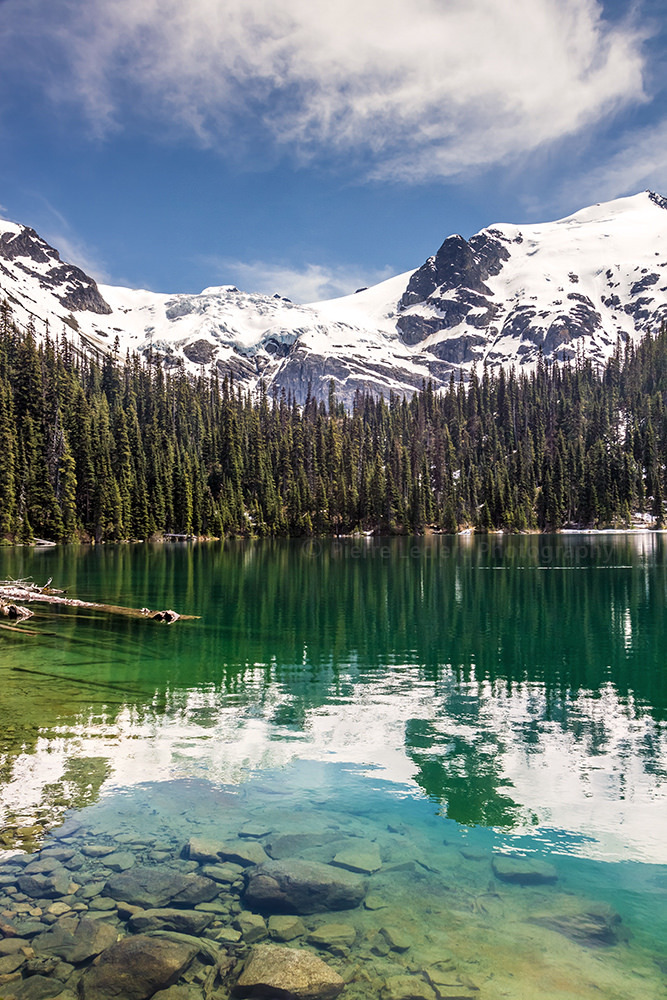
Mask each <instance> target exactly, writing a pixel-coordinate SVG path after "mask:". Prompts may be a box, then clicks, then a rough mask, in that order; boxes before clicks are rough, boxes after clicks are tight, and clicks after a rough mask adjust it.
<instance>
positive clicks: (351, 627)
mask: <svg viewBox="0 0 667 1000" xmlns="http://www.w3.org/2000/svg"><path fill="white" fill-rule="evenodd" d="M665 556H666V551H665V541H664V539H663V537H662V536H661V535H659V534H637V535H606V534H604V535H591V536H585V535H572V536H560V537H558V538H546V537H539V536H531V537H520V538H489V539H479V538H470V537H459V538H456V539H453V538H444V537H437V538H427V539H421V540H408V539H396V540H391V541H385V540H363V541H361V542H356V541H352V540H345V541H340V542H320V541H314V542H305V543H303V544H302V543H300V542H257V543H246V542H238V543H227V544H206V545H189V546H188V545H168V546H118V547H108V548H107V547H98V548H96V549H90V548H86V549H84V548H59V549H53V550H48V551H34V550H18V549H13V550H4V551H0V578H7V577H10V576H11V577H14V578H18V577H27V576H31V577H33V578H34V579H35V581H36V582H45V581H46V579H48V578H49V577H53V581H54V586H63V587H66V588H67V589H68V591H69V592H70V593H71V594H72V595H73V596H76V597H79V598H81V599H85V600H92V601H103V602H107V603H111V604H126V605H131V606H135V607H143V606H147V607H152V608H166V607H172V608H174V609H175V610H177V611H179V612H182V613H189V614H195V615H200V616H201V617H200V619H199V620H197V621H185V622H178V623H176V624H175V625H173V626H169V627H166V626H162V625H157V624H154V623H152V622H148V621H137V620H132V619H127V620H125V619H114V618H110V617H108V616H106V615H104V614H101V613H99V612H93V611H90V610H88V611H83V612H81V613H80V614H79V613H74V612H73V611H72V610H68V611H67V612H66V613H65V614H63V615H62V616H60V617H54V616H53V615H51V614H50V613H47V612H46V611H44V612H40V613H38V615H37V616H36V617H35V618H33V619H31V620H30V622H29V623H27V625H28V627H29V628H30V629H31V630H32V631H36V632H38V633H39V634H38V635H30V636H29V635H22V636H18V635H17V634H10V633H8V632H7V631H6V630H3V631H0V651H1V652H0V655H1V666H0V675H1V676H0V681H1V690H2V694H1V695H0V698H1V699H2V708H3V718H4V719H5V720H8V721H9V725H5V726H3V734H2V739H3V741H4V742H3V744H2V745H1V747H0V749H2V767H1V770H0V778H1V779H2V785H1V786H0V807H1V808H2V810H3V817H4V819H3V826H4V829H5V831H6V843H7V846H8V847H11V846H12V845H15V844H16V843H17V842H19V843H21V842H22V843H23V844H24V846H30V845H31V844H35V843H39V842H41V840H42V837H41V835H40V833H39V830H40V829H46V830H48V829H49V828H50V827H51V826H54V825H55V826H57V824H58V823H59V822H61V821H62V819H63V818H64V816H65V811H66V810H69V812H67V815H68V816H71V815H72V810H73V809H74V810H78V812H76V813H75V814H74V815H75V816H76V817H77V822H80V823H81V828H80V832H78V833H77V834H76V835H75V837H74V839H73V841H72V843H73V844H74V845H76V843H77V842H78V841H77V837H78V838H79V839H80V838H83V840H84V841H86V842H90V840H91V838H93V839H96V840H98V841H99V842H100V843H107V842H108V843H114V842H115V838H118V837H120V838H121V840H120V842H121V843H129V844H130V845H132V844H134V845H135V846H134V847H133V850H134V851H135V853H136V854H137V858H138V860H139V861H140V862H141V861H143V860H148V861H149V862H150V863H153V864H156V863H161V860H160V858H159V857H158V858H155V857H153V855H152V854H151V851H152V852H153V854H155V842H157V843H158V845H161V846H162V847H163V848H164V853H165V854H166V855H168V857H167V858H166V860H165V863H167V864H171V863H172V861H173V859H175V858H177V856H178V854H179V853H180V850H181V847H182V846H183V845H184V844H185V843H186V842H187V841H188V839H189V838H190V837H192V836H195V835H197V836H200V835H201V836H206V837H210V838H214V839H216V840H226V839H229V838H233V837H236V836H237V835H238V834H239V832H241V831H242V830H243V829H244V828H247V825H248V824H254V825H259V826H265V827H267V830H265V831H261V832H264V833H265V834H266V835H265V836H264V837H263V838H261V839H260V841H259V842H260V843H263V844H265V846H270V844H271V841H272V840H275V839H276V837H277V836H279V835H286V834H291V833H294V832H300V833H303V832H305V833H308V834H310V835H312V836H311V840H310V841H308V845H309V846H308V845H306V846H304V844H306V841H303V842H301V846H300V847H299V849H298V852H297V853H300V854H301V855H302V856H304V857H308V858H311V859H312V858H314V859H316V860H319V861H324V862H330V861H331V860H332V857H333V854H332V853H331V852H332V850H333V847H336V846H337V847H338V848H340V849H343V848H344V847H345V845H346V844H347V845H348V846H349V844H352V845H353V846H355V845H356V846H357V847H358V845H360V844H362V845H366V846H367V845H369V844H374V845H375V846H376V848H377V849H378V851H379V856H380V860H381V867H380V868H379V870H378V871H375V872H373V873H372V874H371V875H370V876H369V894H370V900H371V903H372V904H373V906H372V907H370V908H369V907H368V906H366V905H364V906H361V907H357V908H355V909H354V910H350V911H345V913H344V914H343V915H339V916H336V917H335V919H336V920H338V919H344V920H345V922H346V923H349V924H351V925H352V926H353V927H354V928H355V930H356V934H357V936H356V940H355V943H354V945H353V946H351V948H350V949H349V953H348V954H345V955H333V956H332V955H331V953H330V952H327V951H319V952H318V953H319V954H321V955H323V957H325V959H326V960H327V961H328V962H330V963H331V964H333V965H334V966H336V967H337V968H339V970H341V971H342V972H343V973H345V970H347V971H348V973H349V975H347V978H350V977H351V982H350V983H349V985H348V986H347V987H346V993H344V994H343V995H344V996H346V995H349V996H350V997H353V996H377V995H378V994H379V993H380V992H381V991H382V990H384V991H385V995H387V996H389V993H387V989H388V987H387V985H386V983H387V981H388V979H390V978H391V977H392V976H395V975H398V974H401V973H408V974H410V975H411V976H412V977H413V979H417V980H419V981H420V982H422V981H423V973H424V970H428V969H429V968H432V967H433V966H434V964H435V963H437V962H443V961H444V962H446V963H449V964H448V966H447V968H449V969H451V970H453V971H452V974H451V976H450V978H451V979H452V982H453V983H454V984H458V985H457V986H456V987H455V988H454V987H452V988H453V989H454V992H451V990H450V992H449V993H447V991H446V989H445V986H442V985H441V987H440V988H439V989H440V992H439V995H441V996H443V997H445V996H454V995H461V996H467V995H468V994H469V995H470V996H471V997H472V996H478V997H480V1000H484V998H494V1000H495V998H496V997H498V998H499V997H512V998H520V1000H523V998H524V997H525V998H531V1000H532V998H533V997H535V996H538V995H539V996H540V997H544V998H565V997H567V998H571V997H584V998H587V997H598V998H599V997H604V998H610V1000H611V998H621V997H623V998H626V997H628V996H633V997H646V998H647V1000H648V998H649V997H651V998H652V997H659V996H662V995H665V993H666V990H665V978H666V977H665V972H664V970H665V968H667V952H666V949H665V942H666V941H667V905H666V904H667V850H666V848H665V843H666V840H667V838H666V834H667V723H666V718H667V714H666V712H667V680H666V678H667V671H666V669H665V652H664V651H665V650H667V635H665V632H666V631H667V619H666V617H665V604H666V595H667V572H666V566H667V560H666V558H665ZM17 830H18V833H17ZM325 834H326V837H325V836H324V835H325ZM46 838H47V839H46V843H47V845H48V843H50V840H49V834H48V833H47V834H46ZM318 838H319V840H323V841H324V842H323V843H317V841H318ZM141 840H144V841H146V842H150V841H151V840H152V841H153V846H152V847H150V846H144V847H143V848H142V846H141V845H140V844H139V841H141ZM332 845H333V847H332ZM142 850H143V851H144V852H146V851H147V852H148V855H150V856H148V857H147V858H144V857H143V855H142ZM157 853H158V855H159V854H160V851H159V850H158V851H157ZM504 854H519V855H526V856H528V857H529V858H533V859H534V858H537V859H544V860H546V861H548V862H549V863H550V864H552V865H554V866H555V870H556V875H557V881H555V882H552V881H549V882H546V883H539V884H537V885H526V884H512V883H509V882H507V881H503V879H502V878H499V877H498V872H497V868H498V865H497V862H496V864H495V867H494V861H493V859H494V856H496V857H497V856H498V855H504ZM174 863H175V862H174ZM102 871H103V868H102ZM108 874H109V873H108V872H107V875H108ZM524 881H525V880H524ZM376 897H377V898H376ZM368 899H369V897H367V901H368ZM378 901H379V903H381V906H379V908H377V909H376V908H374V904H375V902H378ZM5 902H6V903H7V905H9V901H7V900H6V901H5ZM239 905H243V904H239ZM583 913H589V914H590V913H594V914H597V915H598V916H599V917H600V920H602V923H603V925H604V926H608V927H609V928H611V930H610V931H609V936H610V937H611V938H612V939H613V943H606V944H604V945H601V944H595V943H594V942H592V941H591V940H585V939H583V938H582V936H581V934H579V935H578V936H577V935H576V934H575V935H574V939H573V933H572V927H573V926H574V925H573V915H575V916H577V917H578V918H579V917H581V914H583ZM618 917H620V918H621V923H618V922H617V919H618ZM305 919H306V918H304V920H305ZM326 919H329V920H330V919H332V918H331V915H330V914H329V915H328V916H326V917H323V916H322V915H321V914H320V915H315V916H313V917H309V918H308V920H309V921H310V925H309V926H308V927H307V930H311V931H312V930H313V929H314V928H315V927H316V926H317V925H318V924H321V923H322V921H323V920H326ZM382 926H385V927H387V926H389V927H399V928H402V929H403V930H404V932H405V934H407V935H408V939H409V944H408V947H407V948H406V949H405V950H401V951H395V950H391V949H388V951H387V953H386V954H380V953H377V952H383V951H385V948H384V946H382V947H379V946H376V944H375V945H374V944H373V942H374V941H375V937H374V935H376V933H377V931H378V929H379V928H380V927H382ZM576 926H578V927H579V926H580V924H577V925H576ZM304 942H305V939H303V940H302V939H299V941H298V942H297V944H298V943H304ZM242 944H243V942H241V947H242ZM306 946H307V947H315V946H314V945H307V944H306ZM355 970H356V971H355ZM396 988H397V989H398V987H396ZM456 989H458V991H459V992H458V994H457V993H456ZM437 992H438V987H436V994H437Z"/></svg>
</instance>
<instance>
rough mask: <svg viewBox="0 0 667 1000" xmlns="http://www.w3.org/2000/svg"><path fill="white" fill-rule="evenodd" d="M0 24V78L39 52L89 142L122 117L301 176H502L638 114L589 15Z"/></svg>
mask: <svg viewBox="0 0 667 1000" xmlns="http://www.w3.org/2000/svg"><path fill="white" fill-rule="evenodd" d="M3 9H4V13H5V21H6V23H7V24H8V26H9V29H10V30H9V31H8V33H7V38H8V45H7V47H6V50H5V64H6V60H9V62H10V63H11V62H12V60H16V59H22V60H24V63H25V60H26V58H34V57H35V54H36V53H39V52H42V53H43V52H44V51H46V50H47V46H48V52H49V58H48V59H47V60H45V64H44V65H43V66H40V67H39V69H40V72H41V73H42V75H43V78H44V80H45V81H48V85H49V86H50V90H51V93H52V95H53V96H57V97H58V98H60V99H65V100H71V99H74V100H76V101H79V102H81V103H82V104H83V106H84V107H85V109H86V112H87V114H88V117H89V121H90V122H91V123H92V125H93V128H94V129H95V131H96V132H97V133H98V134H104V133H105V131H106V130H108V129H111V128H115V127H120V126H122V124H123V122H124V120H125V116H126V115H128V114H130V113H131V114H132V115H134V116H135V118H136V115H137V114H138V115H142V116H143V118H144V120H151V122H152V123H153V124H155V122H156V121H159V122H161V123H163V126H164V127H165V128H167V129H173V128H174V126H175V125H177V126H178V128H180V129H186V130H188V131H189V132H190V133H193V134H195V135H196V136H197V137H198V139H199V140H200V141H202V142H205V143H209V144H213V145H217V146H219V147H220V148H222V149H224V148H230V147H233V146H236V144H237V142H238V141H240V137H241V136H243V137H245V136H247V134H248V133H249V132H253V131H254V132H255V133H256V134H257V135H259V136H260V137H262V136H263V137H264V139H265V140H269V141H271V142H273V143H274V144H275V145H276V146H278V147H281V148H288V149H289V150H290V151H292V152H293V153H294V154H295V155H297V156H298V157H301V158H303V159H309V158H319V157H323V158H324V157H331V156H332V155H333V156H339V157H343V156H345V157H349V156H350V155H352V156H357V157H358V158H359V161H360V165H359V168H360V169H363V170H364V171H365V172H366V173H367V174H371V175H374V176H376V177H383V178H390V179H400V180H402V181H411V182H414V181H422V180H428V179H432V178H437V177H448V178H455V177H460V176H462V175H465V174H467V173H469V172H470V171H471V170H475V169H483V168H484V167H486V166H489V165H493V164H498V163H503V162H509V161H511V160H512V159H515V158H516V157H519V156H521V155H523V154H525V153H526V152H529V151H531V150H534V149H537V148H539V147H542V146H544V145H545V144H549V143H552V142H554V141H556V140H558V139H561V138H563V137H564V136H569V135H572V134H575V133H577V131H578V130H580V129H582V128H583V127H585V126H587V125H590V124H591V123H595V122H598V121H600V120H601V119H603V118H604V117H605V116H609V115H610V114H612V113H613V112H614V111H615V110H617V109H618V108H621V107H624V106H627V105H629V104H632V103H636V102H641V101H643V100H644V98H645V95H644V83H643V74H644V68H645V67H644V56H643V50H642V41H643V39H642V36H641V33H640V32H639V31H638V30H637V29H636V27H634V26H633V24H632V23H631V22H630V21H625V22H623V23H617V24H615V25H612V24H611V23H609V22H608V21H606V20H605V19H604V17H603V8H602V5H601V4H600V3H599V2H598V0H512V2H511V3H508V2H505V0H466V2H463V0H449V2H447V3H443V2H442V0H329V2H328V3H326V4H317V3H313V2H312V0H281V2H280V3H277V2H276V0H225V3H224V4H223V3H220V0H189V2H188V3H183V2H182V0H88V2H87V3H86V4H84V5H82V4H81V3H79V2H78V0H77V2H75V0H60V2H59V3H58V4H57V5H54V4H52V3H51V0H5V3H4V5H3ZM28 36H29V37H28ZM64 67H66V73H67V76H66V78H63V75H62V74H63V72H65V70H64ZM35 68H37V67H35ZM49 68H50V69H49Z"/></svg>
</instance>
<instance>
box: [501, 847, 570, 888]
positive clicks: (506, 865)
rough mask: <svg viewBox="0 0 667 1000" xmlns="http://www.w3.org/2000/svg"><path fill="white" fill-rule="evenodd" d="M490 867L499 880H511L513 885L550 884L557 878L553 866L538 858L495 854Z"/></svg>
mask: <svg viewBox="0 0 667 1000" xmlns="http://www.w3.org/2000/svg"><path fill="white" fill-rule="evenodd" d="M491 867H492V868H493V873H494V875H495V876H496V878H499V879H500V880H501V882H511V883H514V884H515V885H550V884H552V883H553V882H556V881H557V879H558V872H557V871H556V869H555V868H554V866H553V865H552V864H550V863H549V862H548V861H542V860H541V859H540V858H521V857H517V856H516V855H514V854H495V855H494V856H493V860H492V862H491Z"/></svg>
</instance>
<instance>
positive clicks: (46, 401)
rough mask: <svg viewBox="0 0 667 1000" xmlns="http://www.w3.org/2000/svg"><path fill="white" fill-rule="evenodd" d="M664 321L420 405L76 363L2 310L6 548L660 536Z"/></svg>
mask: <svg viewBox="0 0 667 1000" xmlns="http://www.w3.org/2000/svg"><path fill="white" fill-rule="evenodd" d="M666 400H667V329H665V328H663V329H662V330H661V331H659V332H657V333H656V334H655V335H653V336H651V335H648V336H647V337H646V338H645V339H644V340H643V341H642V342H641V343H639V344H638V345H636V346H633V345H631V344H627V345H620V344H619V345H618V347H617V349H616V351H615V353H614V355H613V357H612V358H611V359H610V360H609V361H608V362H607V363H606V364H605V365H604V366H599V365H595V364H593V363H592V362H590V361H586V360H583V359H582V360H578V361H576V362H571V363H568V364H546V363H545V362H541V363H539V364H538V365H537V367H536V369H535V370H534V371H532V372H530V373H526V372H519V373H517V372H516V371H514V370H510V371H503V370H499V371H497V372H496V371H493V372H492V371H489V370H487V369H486V368H484V370H482V371H479V370H477V371H475V370H473V371H472V373H470V375H469V377H467V380H465V381H464V380H463V379H462V378H461V377H460V376H458V375H452V377H451V380H450V383H449V387H448V389H447V390H446V391H444V392H436V391H434V389H433V387H432V386H431V385H430V384H425V385H424V386H423V388H422V390H421V391H420V392H417V393H415V394H414V396H413V397H412V398H411V399H407V398H403V397H400V396H397V395H390V396H389V398H388V399H384V398H378V397H375V396H371V395H369V394H364V393H362V392H359V393H358V394H357V396H356V397H355V399H354V402H353V405H352V406H351V408H349V409H346V408H345V407H344V406H343V405H342V404H341V403H340V402H338V401H337V399H336V392H335V386H334V385H333V384H332V386H331V388H330V391H329V398H328V400H327V401H326V402H324V401H318V400H317V399H316V398H314V397H310V396H309V397H308V398H307V400H306V402H305V404H304V405H302V406H301V405H297V403H296V402H295V400H294V399H292V398H291V396H290V395H289V394H285V393H284V392H282V393H272V394H269V393H267V391H266V389H265V388H263V387H262V386H261V385H260V387H259V390H258V391H257V392H256V393H255V394H254V395H252V396H251V395H249V394H248V393H247V392H243V391H241V390H240V389H239V388H237V387H236V386H235V385H234V384H233V381H232V380H231V379H230V378H229V377H228V376H225V377H223V376H222V375H221V374H220V373H219V372H218V371H217V370H211V371H204V370H202V371H201V373H200V374H199V375H197V376H194V377H193V376H192V375H188V374H187V373H186V372H185V371H184V370H183V369H182V368H171V369H169V370H167V369H165V368H164V367H163V366H161V365H160V364H159V363H157V362H153V361H151V359H150V358H149V359H141V358H140V357H139V356H138V355H132V356H130V355H128V356H127V357H125V359H122V358H120V357H119V356H118V352H117V351H116V352H113V351H112V352H110V353H109V354H108V355H104V356H101V355H97V354H95V353H83V352H81V351H79V350H76V349H75V348H73V347H72V345H71V344H70V343H69V342H68V340H67V337H66V336H65V334H64V333H63V335H62V336H61V337H56V338H53V337H50V336H49V335H48V332H47V333H46V335H45V336H44V337H40V338H38V337H37V335H36V331H35V329H34V326H32V325H30V326H29V327H28V328H26V329H21V328H19V327H18V325H17V324H16V323H15V322H14V320H13V317H12V313H11V309H10V307H9V305H8V303H7V302H5V303H4V304H2V305H1V306H0V539H3V540H5V541H18V542H23V543H29V542H31V541H33V540H34V539H35V538H39V539H48V540H52V541H95V542H102V541H120V540H123V539H149V538H151V537H156V536H157V537H159V536H162V535H166V534H183V535H197V536H208V537H223V536H230V535H256V536H261V535H282V536H304V535H311V534H343V533H350V532H353V531H373V532H379V533H411V532H423V531H427V530H439V531H443V532H455V531H458V530H460V529H462V528H473V529H475V530H476V531H481V532H483V531H490V530H494V529H503V530H505V531H514V532H516V531H527V530H542V531H551V530H557V529H559V528H562V527H564V526H568V525H570V526H581V527H613V526H616V527H622V526H626V525H630V524H631V523H633V522H634V521H635V520H636V518H637V516H638V515H644V521H645V523H652V524H653V523H654V524H655V525H656V526H658V527H662V524H663V510H664V500H663V498H664V490H665V479H664V476H665V469H664V465H665V459H666V456H667V409H666V405H665V403H666Z"/></svg>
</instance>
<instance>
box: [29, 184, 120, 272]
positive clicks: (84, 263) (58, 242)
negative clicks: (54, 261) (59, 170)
mask: <svg viewBox="0 0 667 1000" xmlns="http://www.w3.org/2000/svg"><path fill="white" fill-rule="evenodd" d="M34 197H35V198H36V199H37V201H39V202H40V203H41V204H42V205H43V206H44V208H45V209H46V215H45V216H44V217H43V219H42V221H41V222H40V224H39V229H40V236H42V237H43V238H44V239H45V240H46V241H47V242H48V243H49V244H50V245H51V246H52V247H54V248H55V249H56V250H57V251H58V253H59V254H60V257H61V259H62V260H65V261H67V263H68V264H76V266H77V267H80V268H81V269H82V270H83V271H85V272H86V274H88V275H90V277H91V278H94V279H95V281H102V282H108V281H109V280H110V276H109V273H108V271H107V268H106V265H105V264H104V262H103V261H102V259H101V257H100V256H99V254H98V252H97V251H96V250H95V249H94V248H92V247H90V246H89V245H88V244H87V243H86V241H85V240H83V239H82V238H81V237H80V236H79V235H78V234H77V233H76V232H75V230H74V229H73V227H72V225H71V223H70V222H69V220H68V219H67V217H66V216H65V215H64V214H63V213H62V212H61V211H60V210H59V209H58V208H56V206H55V205H53V204H51V202H50V201H49V200H48V198H45V197H44V195H43V194H41V193H40V192H36V193H35V195H34Z"/></svg>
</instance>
